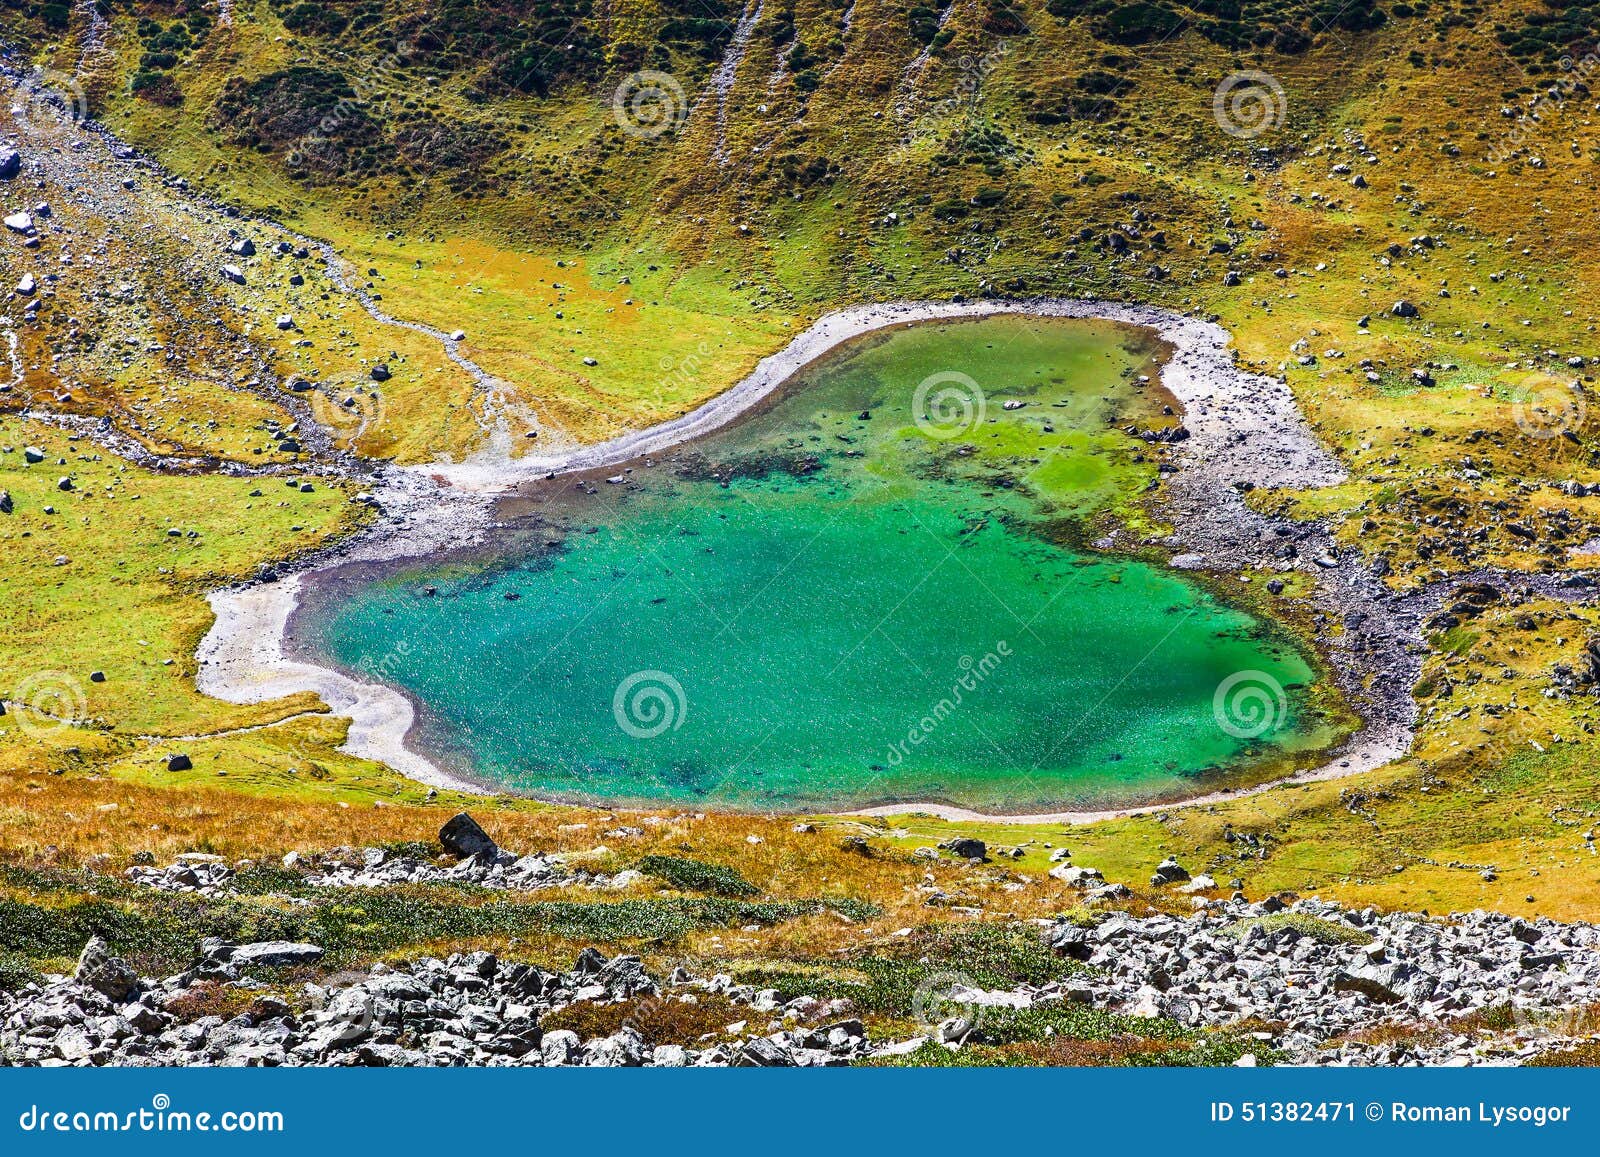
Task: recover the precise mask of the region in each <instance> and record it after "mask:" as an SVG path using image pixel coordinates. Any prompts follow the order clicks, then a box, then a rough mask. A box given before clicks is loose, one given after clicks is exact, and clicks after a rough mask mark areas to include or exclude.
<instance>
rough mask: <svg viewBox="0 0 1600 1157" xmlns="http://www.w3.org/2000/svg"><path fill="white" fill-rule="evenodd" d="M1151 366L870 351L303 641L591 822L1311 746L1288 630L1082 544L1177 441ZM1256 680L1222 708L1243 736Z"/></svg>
mask: <svg viewBox="0 0 1600 1157" xmlns="http://www.w3.org/2000/svg"><path fill="white" fill-rule="evenodd" d="M1140 342H1141V339H1140V337H1139V335H1138V334H1137V332H1136V331H1131V330H1125V329H1120V328H1117V327H1111V326H1107V325H1102V324H1089V323H1082V322H1066V321H1059V320H1043V319H1023V318H997V319H989V320H984V321H977V322H970V321H969V322H962V323H954V324H949V325H942V326H933V325H925V326H919V327H913V328H911V329H907V330H901V331H896V332H894V333H892V334H888V335H880V336H879V337H878V338H876V339H872V340H869V341H867V342H864V343H861V344H859V345H857V346H856V347H853V348H852V349H851V350H849V351H846V352H844V353H843V354H841V355H840V356H837V357H835V358H833V359H831V360H829V361H827V362H825V363H821V364H819V365H817V366H814V367H812V368H811V369H809V370H807V371H806V372H805V373H804V374H803V375H802V376H801V378H800V379H798V380H797V382H796V384H795V386H794V388H792V389H791V390H789V391H788V392H787V393H786V394H785V396H784V397H783V398H781V399H780V400H778V401H777V402H776V403H775V404H774V405H772V406H771V407H770V408H769V409H767V410H766V411H765V412H763V413H761V414H759V415H756V416H754V417H752V418H750V419H748V420H747V421H745V422H743V423H741V424H740V425H739V426H738V427H737V428H735V429H733V430H730V431H724V432H723V433H721V434H719V435H716V436H714V437H712V438H710V439H707V440H705V441H703V442H701V443H699V444H697V445H695V446H694V447H691V448H688V449H685V450H683V451H680V452H679V453H678V454H676V455H675V456H673V457H672V458H671V459H670V460H668V461H664V462H659V463H657V464H656V465H654V466H653V467H644V466H640V467H638V468H637V469H635V470H634V471H633V472H632V473H631V474H629V475H628V479H629V480H628V482H627V483H625V484H608V483H606V482H604V481H602V480H598V479H597V480H595V481H594V483H593V485H592V489H593V491H594V492H593V493H583V492H582V491H580V490H578V489H576V488H574V487H573V485H572V483H571V482H570V481H566V482H563V483H562V484H561V486H560V487H559V488H558V489H552V491H551V492H550V493H548V494H544V495H540V496H538V497H537V498H536V499H534V500H532V501H530V502H527V503H524V504H522V506H521V507H520V508H519V509H518V510H517V511H516V513H517V514H519V515H520V517H521V521H522V526H521V528H520V529H518V530H517V531H515V532H510V533H507V534H506V535H505V536H503V537H502V538H501V539H500V540H499V541H498V543H497V544H496V551H495V555H496V557H493V558H489V559H481V558H480V559H478V560H455V561H452V562H449V563H446V564H436V565H433V566H430V567H427V568H422V569H411V570H407V571H403V572H401V573H397V574H396V573H390V574H379V575H373V574H362V575H358V576H351V577H346V578H345V579H343V580H342V581H340V582H337V583H335V584H332V585H330V586H328V587H326V588H325V589H323V590H321V591H319V592H316V593H314V594H313V596H312V597H311V599H310V600H308V604H307V607H306V609H305V611H304V612H303V615H302V617H301V619H300V620H299V621H298V624H297V637H298V639H299V641H300V646H301V647H302V648H304V647H309V648H310V649H311V650H312V652H313V653H315V654H317V655H319V656H320V657H322V658H324V659H325V660H329V661H332V662H334V663H335V664H337V665H339V666H341V667H343V668H345V669H347V670H353V671H357V672H360V671H363V670H364V671H367V672H379V673H381V674H382V676H383V677H384V678H385V679H387V680H388V681H389V682H391V683H393V684H395V685H397V686H399V687H401V688H403V689H405V690H407V691H408V692H410V693H412V695H413V696H414V698H416V699H417V700H418V702H419V703H420V704H421V706H422V712H421V714H422V725H421V733H420V736H414V737H413V741H414V742H416V741H417V740H418V739H419V738H420V740H421V746H423V747H425V748H426V749H428V750H430V751H431V752H433V753H435V754H436V755H438V756H441V757H443V758H444V759H446V760H447V761H448V762H450V763H451V764H453V765H455V766H457V767H458V768H461V769H463V770H468V771H470V772H472V773H474V774H476V775H477V776H479V777H481V778H483V779H485V780H489V781H493V782H495V783H498V784H503V785H505V786H508V787H511V788H514V789H518V790H523V791H529V792H535V793H540V794H546V795H559V796H564V797H572V798H582V799H607V800H614V801H640V800H675V801H685V802H688V801H695V802H704V803H706V804H713V805H721V806H734V807H751V808H765V807H773V808H780V807H781V808H840V807H844V806H846V805H861V804H866V803H872V802H880V801H885V800H892V799H901V800H913V799H914V800H946V801H952V802H956V803H959V804H963V805H967V806H972V807H978V808H983V809H987V810H995V809H1003V810H1020V809H1029V808H1040V807H1047V806H1052V807H1053V806H1071V805H1088V804H1107V803H1116V802H1127V801H1130V800H1137V799H1151V798H1157V797H1160V796H1163V795H1168V794H1172V793H1175V792H1179V791H1184V790H1192V789H1193V786H1194V780H1195V779H1196V777H1197V776H1200V775H1202V774H1204V773H1205V772H1207V771H1215V770H1216V769H1219V768H1222V767H1224V766H1226V765H1233V766H1234V767H1235V768H1237V766H1238V765H1239V764H1240V763H1241V762H1245V763H1249V762H1251V761H1254V762H1256V763H1260V762H1261V761H1263V760H1265V759H1269V758H1273V757H1281V756H1282V754H1283V753H1284V752H1293V751H1296V750H1305V749H1309V748H1311V747H1314V746H1319V745H1321V744H1324V743H1326V742H1327V741H1328V740H1329V739H1330V737H1331V734H1330V730H1329V728H1328V727H1327V726H1326V725H1325V724H1324V723H1323V722H1322V721H1321V720H1320V719H1318V718H1317V717H1315V716H1314V715H1313V714H1312V713H1311V712H1310V710H1309V709H1308V708H1307V707H1306V705H1305V701H1304V695H1303V688H1304V687H1305V686H1306V685H1307V684H1308V683H1309V682H1310V680H1311V678H1312V672H1311V669H1310V668H1309V666H1308V665H1307V663H1306V662H1305V660H1304V658H1303V657H1302V656H1301V655H1300V654H1299V653H1298V652H1297V650H1296V649H1295V648H1294V647H1293V646H1292V645H1291V644H1290V643H1289V642H1288V640H1287V639H1285V638H1284V637H1283V636H1282V635H1280V634H1278V633H1276V632H1274V631H1272V630H1270V629H1268V628H1267V627H1266V626H1265V625H1263V624H1261V623H1259V622H1257V621H1255V620H1253V619H1251V618H1250V617H1249V616H1248V615H1246V614H1244V613H1242V612H1240V611H1238V610H1236V609H1233V608H1230V607H1227V606H1224V605H1221V604H1219V603H1218V602H1217V601H1216V600H1215V599H1213V598H1212V597H1211V596H1210V595H1208V594H1207V593H1206V592H1204V591H1203V590H1202V589H1200V588H1199V587H1197V586H1195V585H1194V584H1192V583H1190V582H1188V581H1187V580H1185V579H1184V578H1182V577H1181V576H1179V575H1177V574H1175V573H1172V572H1167V571H1164V570H1162V569H1160V568H1156V567H1152V566H1148V565H1145V564H1142V563H1137V562H1130V561H1126V560H1122V559H1117V558H1109V557H1106V556H1102V555H1091V554H1083V553H1080V552H1079V551H1076V550H1074V549H1072V547H1071V546H1070V545H1069V543H1070V542H1071V541H1073V534H1074V531H1075V529H1076V528H1078V527H1079V526H1081V524H1082V521H1083V520H1084V519H1086V518H1089V517H1091V516H1093V515H1094V514H1096V513H1097V512H1100V511H1103V510H1105V509H1107V508H1114V507H1116V505H1117V504H1118V503H1120V502H1125V501H1127V500H1128V499H1129V497H1130V496H1132V495H1135V494H1136V493H1137V492H1138V491H1139V490H1140V489H1142V488H1143V487H1144V486H1145V485H1147V484H1148V483H1149V482H1150V481H1151V480H1152V479H1153V478H1154V477H1155V474H1154V467H1153V464H1152V463H1151V462H1149V461H1145V460H1144V458H1143V455H1142V451H1143V450H1144V444H1143V443H1141V442H1139V441H1137V440H1136V439H1134V438H1131V437H1129V436H1128V435H1126V434H1124V433H1122V432H1121V429H1120V428H1121V427H1122V426H1124V425H1126V424H1128V423H1129V422H1137V423H1138V424H1140V425H1150V424H1152V423H1159V422H1161V421H1163V420H1166V421H1170V420H1171V419H1164V418H1163V417H1162V416H1161V413H1160V407H1161V401H1162V398H1161V397H1160V396H1159V394H1158V388H1157V387H1153V386H1145V385H1143V384H1141V383H1140V382H1139V380H1138V375H1139V374H1141V373H1146V372H1152V371H1151V369H1150V364H1149V361H1148V359H1149V356H1150V354H1151V352H1152V351H1151V350H1150V349H1149V348H1148V347H1146V346H1143V345H1141V344H1140ZM952 372H953V373H960V374H965V375H968V376H969V377H970V379H971V381H972V382H974V383H976V384H977V386H978V388H979V389H981V391H982V393H983V395H984V401H983V404H982V407H981V413H980V408H979V407H978V406H977V405H974V404H971V403H972V402H973V400H974V395H973V393H972V387H971V386H970V385H969V384H968V383H967V382H965V381H962V380H961V379H959V378H954V377H950V376H948V375H949V374H951V373H952ZM936 373H937V374H945V375H947V376H945V377H942V378H939V379H937V380H936V381H935V382H934V383H933V384H932V386H931V387H929V388H928V389H927V390H924V391H923V403H924V404H923V405H922V407H921V411H922V412H923V414H924V421H923V422H922V423H921V424H919V423H918V422H917V421H916V420H915V413H914V410H915V406H914V399H915V398H916V396H917V392H918V386H919V383H921V382H923V381H924V379H926V378H927V377H928V376H929V375H930V374H936ZM952 389H953V390H955V391H956V393H955V394H951V393H949V391H950V390H952ZM941 392H944V396H943V397H942V398H941V396H940V395H941ZM1008 400H1009V401H1021V402H1025V403H1026V404H1025V405H1024V406H1022V407H1020V408H1016V409H1012V410H1007V409H1005V407H1004V403H1005V402H1006V401H1008ZM963 401H965V402H966V403H968V404H965V405H963V404H960V403H962V402H963ZM930 411H932V412H934V414H935V415H936V416H935V418H934V419H933V420H929V419H928V417H927V414H928V413H929V412H930ZM966 418H975V420H974V421H971V422H964V421H963V420H964V419H966ZM428 586H432V587H433V588H435V593H433V594H431V595H430V594H428V593H426V591H425V588H426V587H428ZM508 594H510V595H515V596H517V597H516V598H515V599H514V600H513V599H508V598H507V597H506V596H507V595H508ZM1242 672H1256V673H1259V674H1261V675H1263V676H1265V678H1266V679H1267V680H1269V681H1270V682H1269V683H1268V695H1267V696H1266V698H1265V699H1264V700H1259V701H1257V702H1258V705H1259V704H1260V703H1264V704H1265V707H1266V709H1267V712H1268V718H1267V720H1266V723H1267V725H1266V726H1265V727H1263V726H1262V725H1261V721H1260V720H1259V718H1257V717H1250V718H1248V719H1243V720H1241V719H1238V718H1233V717H1227V716H1225V718H1228V721H1229V727H1226V728H1225V727H1224V726H1222V725H1221V723H1219V720H1218V715H1217V710H1216V697H1217V692H1218V688H1219V687H1220V686H1223V685H1224V684H1227V683H1228V681H1229V680H1230V679H1232V678H1234V677H1235V676H1237V675H1238V674H1239V673H1242ZM1255 682H1259V680H1256V679H1255V677H1254V676H1252V677H1251V678H1250V679H1247V680H1244V681H1243V683H1241V682H1240V681H1239V680H1238V679H1234V684H1233V686H1234V694H1233V695H1231V696H1226V697H1225V701H1226V702H1228V703H1229V705H1230V706H1232V707H1234V708H1238V709H1240V710H1245V711H1248V709H1249V708H1250V706H1251V701H1250V699H1249V695H1248V691H1247V688H1248V687H1249V686H1250V685H1252V684H1253V683H1255ZM1273 686H1276V687H1281V688H1283V691H1282V693H1281V694H1279V693H1278V692H1277V691H1275V690H1273V689H1272V688H1273ZM1241 695H1242V696H1243V698H1240V696H1241ZM1255 732H1259V734H1255Z"/></svg>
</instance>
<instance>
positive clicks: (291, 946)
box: [212, 940, 322, 968]
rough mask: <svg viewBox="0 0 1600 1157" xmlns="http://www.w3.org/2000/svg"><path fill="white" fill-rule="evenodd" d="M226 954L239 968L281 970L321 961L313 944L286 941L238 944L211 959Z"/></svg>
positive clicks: (214, 953) (221, 950) (317, 949)
mask: <svg viewBox="0 0 1600 1157" xmlns="http://www.w3.org/2000/svg"><path fill="white" fill-rule="evenodd" d="M224 952H226V953H227V955H226V959H227V961H228V962H229V963H230V964H237V965H239V966H240V967H241V968H250V967H252V966H253V967H258V968H283V967H285V966H287V965H291V964H315V963H317V961H319V960H321V959H322V949H321V948H320V947H319V946H317V945H315V944H295V943H292V942H290V941H287V940H264V941H261V942H260V943H257V944H240V945H238V946H237V947H234V948H231V949H230V948H222V949H219V950H218V951H217V952H213V953H212V956H213V958H216V957H218V956H219V955H221V954H222V953H224Z"/></svg>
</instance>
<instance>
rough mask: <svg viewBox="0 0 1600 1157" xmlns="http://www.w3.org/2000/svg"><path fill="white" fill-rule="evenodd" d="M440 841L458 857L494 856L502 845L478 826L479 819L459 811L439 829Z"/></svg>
mask: <svg viewBox="0 0 1600 1157" xmlns="http://www.w3.org/2000/svg"><path fill="white" fill-rule="evenodd" d="M439 843H440V844H442V845H443V846H444V850H445V851H447V852H449V853H450V854H451V855H452V856H455V857H457V858H458V859H462V860H464V859H466V858H467V857H468V856H485V857H488V858H491V859H492V858H493V857H494V856H495V855H497V854H498V853H499V851H500V846H499V845H498V844H496V843H495V842H494V841H493V840H492V839H490V838H489V833H488V832H486V831H484V830H483V829H482V828H481V827H479V826H478V821H477V820H475V819H473V818H472V817H471V816H469V815H468V814H467V813H466V812H457V813H456V814H455V815H453V816H451V817H450V818H449V819H448V820H447V821H445V825H444V827H442V828H440V829H439Z"/></svg>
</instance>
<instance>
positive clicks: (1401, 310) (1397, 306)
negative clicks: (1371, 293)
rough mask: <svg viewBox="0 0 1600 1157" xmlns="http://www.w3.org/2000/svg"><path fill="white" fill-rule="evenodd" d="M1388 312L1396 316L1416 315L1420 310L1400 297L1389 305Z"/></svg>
mask: <svg viewBox="0 0 1600 1157" xmlns="http://www.w3.org/2000/svg"><path fill="white" fill-rule="evenodd" d="M1389 312H1390V313H1392V314H1394V315H1395V316H1396V317H1416V316H1417V314H1418V313H1419V312H1420V311H1419V310H1418V309H1417V307H1416V306H1415V305H1413V304H1412V303H1411V302H1409V301H1405V300H1403V299H1402V300H1400V301H1397V302H1395V303H1394V304H1393V305H1391V306H1390V307H1389Z"/></svg>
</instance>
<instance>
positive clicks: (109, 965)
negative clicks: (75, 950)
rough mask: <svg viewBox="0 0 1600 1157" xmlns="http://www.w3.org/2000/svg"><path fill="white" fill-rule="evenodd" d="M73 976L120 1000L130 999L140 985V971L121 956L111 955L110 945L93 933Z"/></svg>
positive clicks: (100, 992) (105, 994) (87, 986)
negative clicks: (134, 968) (135, 969)
mask: <svg viewBox="0 0 1600 1157" xmlns="http://www.w3.org/2000/svg"><path fill="white" fill-rule="evenodd" d="M73 979H75V980H76V981H77V982H78V983H79V984H81V985H83V986H84V987H85V988H92V989H94V990H95V991H96V992H98V993H99V994H100V995H102V996H104V997H106V998H107V999H109V1000H115V1001H118V1002H121V1001H124V1000H127V999H128V997H130V996H132V995H133V993H134V991H135V990H136V989H137V988H138V987H139V974H138V973H136V972H135V971H134V970H133V969H132V968H131V967H129V965H128V962H127V961H125V960H123V959H122V957H120V956H113V955H111V947H110V945H108V944H107V943H106V942H105V940H104V939H103V938H102V937H99V936H91V937H90V938H89V943H87V944H85V945H84V946H83V953H82V954H81V955H80V956H79V957H78V968H77V971H76V972H74V973H73Z"/></svg>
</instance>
